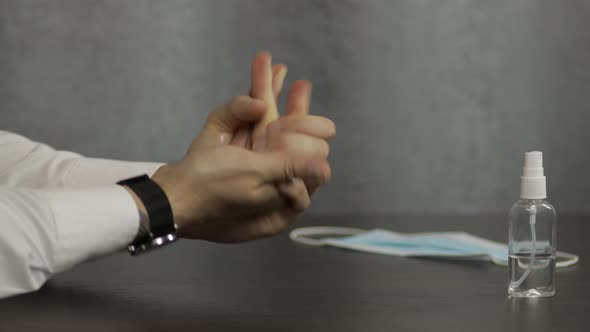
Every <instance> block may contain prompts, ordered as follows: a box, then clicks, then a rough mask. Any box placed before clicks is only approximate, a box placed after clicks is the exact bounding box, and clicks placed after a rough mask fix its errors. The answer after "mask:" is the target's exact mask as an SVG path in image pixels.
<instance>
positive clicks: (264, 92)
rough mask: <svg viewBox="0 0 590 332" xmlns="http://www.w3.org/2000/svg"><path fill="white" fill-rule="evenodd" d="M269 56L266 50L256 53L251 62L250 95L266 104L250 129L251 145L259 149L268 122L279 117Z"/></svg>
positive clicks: (264, 136) (263, 141)
mask: <svg viewBox="0 0 590 332" xmlns="http://www.w3.org/2000/svg"><path fill="white" fill-rule="evenodd" d="M272 80H273V75H272V68H271V56H270V54H269V53H268V52H261V53H258V54H257V55H256V56H255V57H254V62H253V63H252V82H251V86H252V97H254V98H256V99H260V100H263V101H264V102H265V103H266V105H267V111H266V113H265V115H264V117H263V118H262V119H260V120H259V121H258V122H257V123H256V126H255V127H254V129H253V131H252V147H253V149H254V150H261V149H263V148H264V146H265V145H266V143H265V138H266V127H267V125H268V124H269V123H271V122H272V121H274V120H276V119H278V118H279V112H278V110H277V106H276V102H275V98H274V94H273V86H272Z"/></svg>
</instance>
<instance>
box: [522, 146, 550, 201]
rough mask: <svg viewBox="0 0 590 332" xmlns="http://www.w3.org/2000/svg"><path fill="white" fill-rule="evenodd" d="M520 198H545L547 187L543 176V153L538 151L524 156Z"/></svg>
mask: <svg viewBox="0 0 590 332" xmlns="http://www.w3.org/2000/svg"><path fill="white" fill-rule="evenodd" d="M520 179H521V187H520V189H521V190H520V197H521V198H523V199H545V198H547V185H546V180H545V176H544V175H543V153H542V152H539V151H532V152H527V153H525V154H524V167H523V170H522V177H521V178H520Z"/></svg>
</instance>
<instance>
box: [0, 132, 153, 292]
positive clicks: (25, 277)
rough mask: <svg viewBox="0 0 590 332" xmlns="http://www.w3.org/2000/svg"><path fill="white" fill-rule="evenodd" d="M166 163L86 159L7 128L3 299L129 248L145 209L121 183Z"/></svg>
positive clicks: (1, 157)
mask: <svg viewBox="0 0 590 332" xmlns="http://www.w3.org/2000/svg"><path fill="white" fill-rule="evenodd" d="M161 165H162V164H159V163H137V162H123V161H114V160H105V159H92V158H85V157H82V156H80V155H78V154H75V153H71V152H65V151H56V150H54V149H52V148H50V147H48V146H47V145H44V144H40V143H36V142H33V141H30V140H28V139H26V138H24V137H22V136H19V135H16V134H11V133H7V132H2V131H0V298H2V297H6V296H10V295H14V294H19V293H24V292H29V291H33V290H36V289H38V288H39V287H41V286H42V285H43V283H44V282H45V281H46V280H47V279H49V278H50V277H51V276H52V275H53V274H55V273H58V272H61V271H64V270H66V269H68V268H70V267H72V266H74V265H76V264H78V263H81V262H84V261H86V260H88V259H91V258H95V257H99V256H102V255H106V254H109V253H113V252H115V251H118V250H121V249H123V248H125V246H126V245H127V244H129V243H130V242H131V241H132V240H133V238H134V237H135V235H136V233H137V230H138V228H139V219H140V217H139V211H138V210H137V206H136V205H135V202H134V201H133V198H132V197H131V195H130V194H129V193H128V192H127V190H125V189H124V188H122V187H120V186H117V185H115V184H114V183H116V182H117V181H119V180H122V179H124V178H129V177H132V176H136V175H140V174H145V173H147V174H148V175H150V176H151V175H152V174H153V173H154V172H155V171H156V169H157V168H158V167H160V166H161Z"/></svg>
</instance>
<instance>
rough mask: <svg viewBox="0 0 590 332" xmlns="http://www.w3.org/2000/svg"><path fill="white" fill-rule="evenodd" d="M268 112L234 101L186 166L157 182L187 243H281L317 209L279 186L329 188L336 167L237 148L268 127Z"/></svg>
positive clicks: (254, 103) (290, 154) (211, 121)
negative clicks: (298, 183)
mask: <svg viewBox="0 0 590 332" xmlns="http://www.w3.org/2000/svg"><path fill="white" fill-rule="evenodd" d="M266 111H267V106H266V104H265V103H264V102H262V101H259V100H256V99H253V98H251V97H248V96H241V97H237V98H235V99H233V100H232V101H231V102H230V103H228V104H226V105H224V106H222V107H220V108H218V109H217V110H215V111H214V112H212V113H211V114H210V115H209V117H208V119H207V123H206V124H205V127H204V128H203V131H202V132H201V134H200V135H199V137H198V138H197V139H196V140H195V141H193V143H192V144H191V146H190V148H189V150H188V152H187V153H186V155H185V157H184V158H183V159H182V160H181V161H179V162H177V163H175V164H171V165H166V166H163V167H162V168H160V169H159V170H158V171H157V172H156V173H155V174H154V176H153V177H152V179H153V180H154V181H155V182H156V183H158V184H159V185H160V186H161V187H162V189H163V190H164V192H165V193H166V195H167V196H168V198H169V200H170V203H171V206H172V212H173V214H174V219H175V222H176V223H177V225H178V226H179V234H180V236H183V237H188V238H197V239H205V240H210V241H218V242H237V241H245V240H251V239H256V238H259V237H263V236H269V235H274V234H276V233H277V232H280V231H281V230H283V229H285V228H286V227H287V226H288V225H289V223H290V222H292V221H293V220H294V219H293V218H292V216H294V215H296V214H298V213H300V212H301V211H302V210H303V209H305V208H306V207H307V206H308V205H309V196H308V195H307V192H306V191H305V190H304V191H305V192H296V191H293V192H291V193H290V195H287V196H285V195H284V194H283V193H280V192H279V189H278V188H277V186H276V183H278V182H285V181H290V180H292V179H294V178H303V179H310V181H315V182H317V183H324V182H326V181H328V179H329V177H330V167H329V164H328V162H327V161H326V160H325V158H322V157H320V156H318V155H317V154H315V153H307V152H305V151H288V150H283V151H278V150H277V151H263V152H254V151H251V150H248V149H245V148H243V147H238V146H234V145H231V144H230V142H231V141H232V139H233V137H234V134H235V133H236V131H237V129H238V128H240V127H243V126H249V125H250V124H252V123H256V122H257V121H260V119H262V118H263V117H264V115H265V114H266ZM303 189H305V188H303Z"/></svg>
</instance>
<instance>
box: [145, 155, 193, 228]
mask: <svg viewBox="0 0 590 332" xmlns="http://www.w3.org/2000/svg"><path fill="white" fill-rule="evenodd" d="M151 179H152V181H154V182H155V183H157V184H158V185H159V186H160V188H162V190H163V191H164V193H165V194H166V196H167V197H168V201H169V202H170V207H171V209H172V215H173V218H174V223H175V224H176V225H177V226H178V233H179V234H180V235H182V231H183V230H184V229H185V228H186V227H187V225H188V224H189V223H190V221H191V220H195V219H196V218H192V217H191V216H192V214H193V213H192V212H193V211H195V210H198V209H197V208H196V207H195V205H196V204H197V202H195V201H194V200H193V199H192V198H191V197H193V196H194V195H193V194H192V190H191V187H193V186H192V185H187V179H186V177H184V176H182V171H181V170H179V168H178V166H176V165H164V166H162V167H160V168H158V170H156V172H155V173H154V175H153V176H152V177H151Z"/></svg>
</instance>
